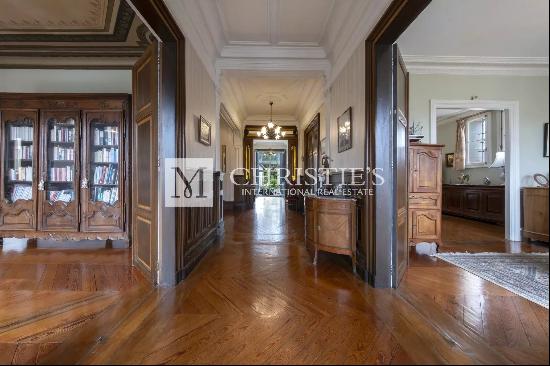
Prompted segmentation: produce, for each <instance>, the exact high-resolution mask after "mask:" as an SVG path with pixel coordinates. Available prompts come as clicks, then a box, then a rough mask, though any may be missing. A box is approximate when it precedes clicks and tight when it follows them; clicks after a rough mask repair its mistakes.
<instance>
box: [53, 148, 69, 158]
mask: <svg viewBox="0 0 550 366" xmlns="http://www.w3.org/2000/svg"><path fill="white" fill-rule="evenodd" d="M53 160H74V148H72V147H60V146H54V147H53Z"/></svg>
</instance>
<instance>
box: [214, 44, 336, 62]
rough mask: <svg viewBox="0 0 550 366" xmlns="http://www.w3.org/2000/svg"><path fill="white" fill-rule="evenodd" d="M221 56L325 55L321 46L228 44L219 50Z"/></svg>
mask: <svg viewBox="0 0 550 366" xmlns="http://www.w3.org/2000/svg"><path fill="white" fill-rule="evenodd" d="M221 57H222V58H224V57H229V58H307V59H309V58H313V59H324V58H326V57H327V54H326V52H325V49H324V48H323V47H318V46H317V47H315V46H242V45H229V46H225V47H223V48H222V50H221Z"/></svg>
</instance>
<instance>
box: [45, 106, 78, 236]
mask: <svg viewBox="0 0 550 366" xmlns="http://www.w3.org/2000/svg"><path fill="white" fill-rule="evenodd" d="M79 131H80V112H79V111H42V131H41V133H42V147H41V179H40V181H39V183H38V190H39V191H40V195H39V199H40V202H39V210H41V212H40V213H39V214H40V217H41V218H42V222H41V229H42V230H64V231H78V223H79V212H78V208H79V204H78V202H79V201H78V198H79V197H78V195H79V191H78V187H79V181H80V174H79V167H80V165H79V141H80V133H79Z"/></svg>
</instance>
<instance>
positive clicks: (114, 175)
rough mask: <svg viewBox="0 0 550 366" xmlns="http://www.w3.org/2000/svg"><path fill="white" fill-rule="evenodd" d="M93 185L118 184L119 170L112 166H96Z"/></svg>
mask: <svg viewBox="0 0 550 366" xmlns="http://www.w3.org/2000/svg"><path fill="white" fill-rule="evenodd" d="M92 182H93V184H118V169H117V168H116V167H114V166H112V165H109V166H105V165H104V166H96V167H95V169H94V179H93V180H92Z"/></svg>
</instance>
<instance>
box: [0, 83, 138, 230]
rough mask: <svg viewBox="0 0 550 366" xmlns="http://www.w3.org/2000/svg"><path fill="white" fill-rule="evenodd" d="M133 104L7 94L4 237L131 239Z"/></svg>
mask: <svg viewBox="0 0 550 366" xmlns="http://www.w3.org/2000/svg"><path fill="white" fill-rule="evenodd" d="M129 101H130V99H129V95H127V94H107V95H105V94H1V93H0V141H1V143H0V154H1V157H2V160H1V161H2V163H1V164H2V166H1V179H0V194H1V201H0V237H29V238H59V239H75V240H78V239H126V238H128V232H129V231H128V220H127V215H128V214H129V212H130V206H129V205H130V200H129V195H127V192H129V187H128V183H129V182H128V181H127V180H126V179H125V178H126V177H127V176H128V174H129V171H128V169H129V167H130V164H127V162H129V159H130V156H129V144H127V143H126V135H127V134H128V133H129V130H128V129H129V121H128V119H129V116H130V114H129V110H128V108H129Z"/></svg>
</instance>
